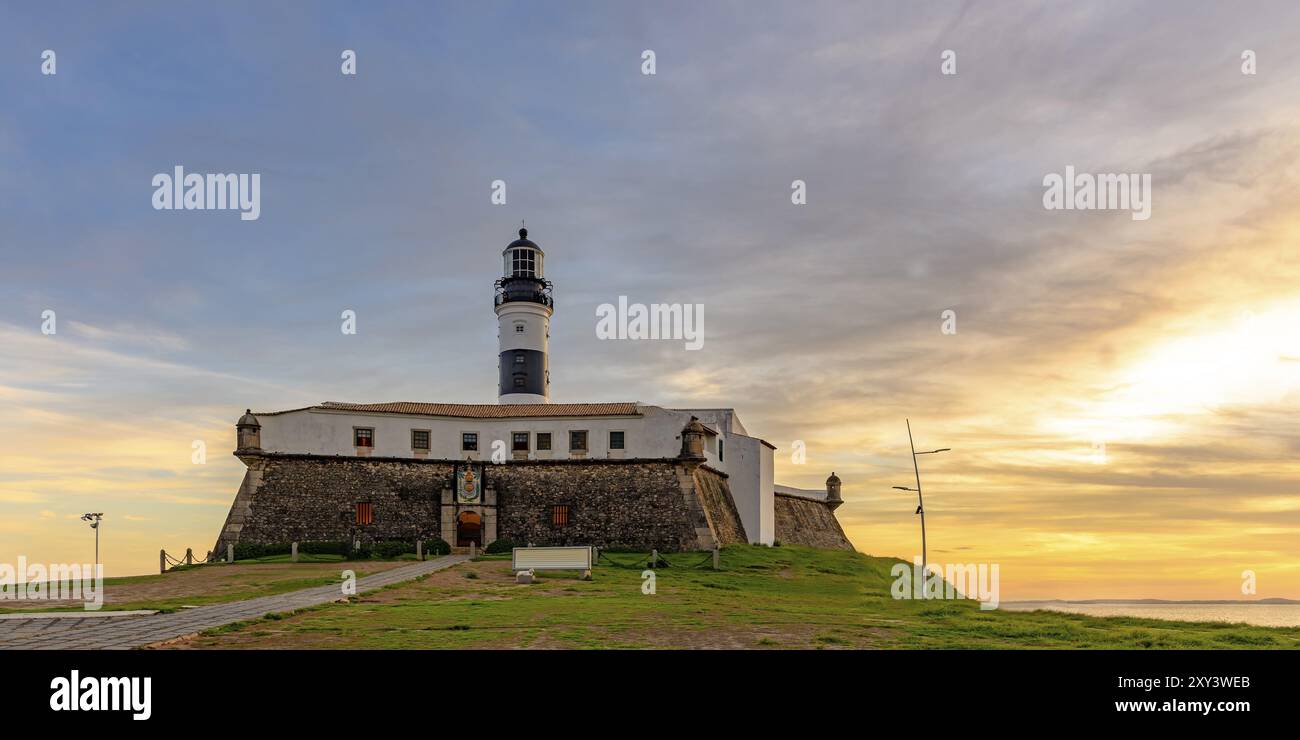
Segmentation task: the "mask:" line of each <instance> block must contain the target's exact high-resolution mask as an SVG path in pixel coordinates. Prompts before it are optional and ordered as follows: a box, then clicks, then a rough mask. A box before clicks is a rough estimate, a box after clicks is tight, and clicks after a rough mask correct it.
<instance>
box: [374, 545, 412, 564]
mask: <svg viewBox="0 0 1300 740" xmlns="http://www.w3.org/2000/svg"><path fill="white" fill-rule="evenodd" d="M370 550H371V552H372V553H373V554H374V555H375V556H377V557H380V558H383V559H385V560H392V559H393V558H398V557H401V556H403V555H405V554H407V553H414V552H415V543H414V542H405V541H402V540H383V541H380V542H376V543H375V544H374V545H372V546H371V548H370Z"/></svg>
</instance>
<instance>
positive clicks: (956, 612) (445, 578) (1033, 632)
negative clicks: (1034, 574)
mask: <svg viewBox="0 0 1300 740" xmlns="http://www.w3.org/2000/svg"><path fill="white" fill-rule="evenodd" d="M612 557H613V558H614V559H616V560H617V561H619V562H622V563H625V564H626V565H628V566H629V567H618V566H616V565H603V566H602V567H599V568H597V570H596V571H595V574H594V578H593V580H591V581H582V580H579V579H577V578H576V577H575V575H574V574H544V575H542V577H541V579H540V580H539V581H538V582H536V583H534V584H532V585H517V584H516V583H515V582H514V579H513V577H512V576H511V574H510V571H509V562H508V560H504V559H499V558H482V559H479V560H477V561H474V562H472V563H465V564H462V565H460V566H457V567H455V568H451V569H449V570H446V571H441V572H439V573H435V574H433V575H431V576H429V577H427V578H424V579H422V580H420V581H415V582H409V583H406V584H401V585H398V586H393V587H390V588H387V589H384V590H382V591H377V592H373V593H370V594H364V595H362V596H360V597H354V598H353V599H352V600H351V601H350V602H349V603H340V604H330V605H326V606H323V607H319V608H316V609H311V610H306V611H303V612H300V613H296V614H293V615H274V616H272V617H269V618H266V619H262V620H258V621H255V622H249V623H243V624H239V625H231V626H229V627H225V628H222V629H219V630H215V631H213V632H211V633H208V634H205V635H203V636H201V637H199V638H196V639H194V640H191V641H189V642H186V643H182V644H179V645H176V646H174V647H179V648H209V647H211V648H289V647H295V648H515V647H522V648H760V649H762V648H1136V649H1141V648H1158V649H1167V648H1212V649H1225V648H1291V649H1295V648H1300V629H1279V628H1266V627H1253V626H1248V625H1227V624H1220V623H1190V622H1170V621H1162V620H1150V619H1131V618H1096V617H1087V616H1082V615H1073V614H1063V613H1056V612H1004V611H980V610H979V608H978V605H977V604H976V603H974V602H971V601H905V600H895V599H893V598H891V596H890V593H889V586H890V584H891V582H892V578H891V577H890V575H889V570H890V568H891V567H892V566H893V565H894V564H895V563H897V562H899V561H897V560H895V559H892V558H873V557H868V556H865V555H860V554H857V553H850V552H836V551H826V550H811V549H807V548H801V547H780V548H763V547H751V546H736V547H729V548H727V549H726V550H724V551H723V557H722V563H723V569H722V570H720V571H713V570H711V569H708V568H707V567H705V568H691V567H687V566H689V565H691V564H695V563H702V562H704V561H706V560H707V555H705V554H680V555H669V556H667V557H668V559H669V560H670V561H671V562H673V563H675V567H661V568H659V569H658V570H657V571H656V591H657V593H655V594H654V595H646V594H643V593H642V589H641V586H642V580H641V572H642V570H643V568H642V567H638V566H637V565H636V561H637V560H638V557H639V556H637V555H631V554H615V555H613V556H612Z"/></svg>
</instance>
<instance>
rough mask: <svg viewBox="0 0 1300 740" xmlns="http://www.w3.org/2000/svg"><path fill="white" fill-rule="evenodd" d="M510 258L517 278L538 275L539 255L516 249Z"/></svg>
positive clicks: (531, 251) (530, 251)
mask: <svg viewBox="0 0 1300 740" xmlns="http://www.w3.org/2000/svg"><path fill="white" fill-rule="evenodd" d="M510 257H511V264H510V267H511V268H512V271H513V273H514V275H515V277H534V276H535V275H536V274H537V253H535V252H534V251H533V250H531V249H516V250H514V251H513V252H512V253H511V255H510Z"/></svg>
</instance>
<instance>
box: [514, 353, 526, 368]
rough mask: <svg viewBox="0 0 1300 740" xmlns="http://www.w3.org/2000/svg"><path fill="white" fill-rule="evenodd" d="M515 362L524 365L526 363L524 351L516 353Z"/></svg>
mask: <svg viewBox="0 0 1300 740" xmlns="http://www.w3.org/2000/svg"><path fill="white" fill-rule="evenodd" d="M515 364H516V365H522V364H524V353H523V352H520V353H519V354H517V355H515Z"/></svg>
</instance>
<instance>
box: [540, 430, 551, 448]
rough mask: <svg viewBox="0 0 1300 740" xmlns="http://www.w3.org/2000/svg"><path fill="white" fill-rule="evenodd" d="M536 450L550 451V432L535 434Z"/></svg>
mask: <svg viewBox="0 0 1300 740" xmlns="http://www.w3.org/2000/svg"><path fill="white" fill-rule="evenodd" d="M537 449H539V450H549V449H551V433H550V432H538V433H537Z"/></svg>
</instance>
